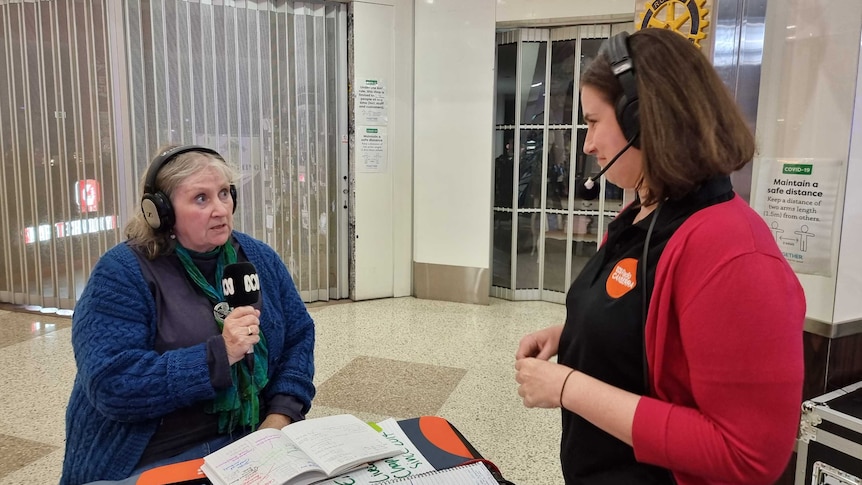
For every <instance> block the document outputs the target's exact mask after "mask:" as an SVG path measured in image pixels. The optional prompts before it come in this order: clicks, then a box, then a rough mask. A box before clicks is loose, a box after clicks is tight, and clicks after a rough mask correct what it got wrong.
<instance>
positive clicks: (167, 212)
mask: <svg viewBox="0 0 862 485" xmlns="http://www.w3.org/2000/svg"><path fill="white" fill-rule="evenodd" d="M188 152H201V153H209V154H210V155H215V156H216V157H218V158H219V159H221V160H224V158H223V157H222V156H221V155H220V154H219V152H217V151H215V150H213V149H211V148H207V147H203V146H200V145H184V146H178V147H174V148H171V149H168V150H165V151H164V152H162V153H160V154H159V155H158V156H156V158H155V159H153V163H151V164H150V168H149V169H147V176H146V178H144V195H143V196H142V197H141V212H142V213H143V214H144V219H145V220H146V221H147V224H149V225H150V227H152V228H153V229H155V230H157V231H168V230H170V229H171V228H172V227H174V222H175V216H174V208H173V206H172V205H171V199H170V197H168V196H167V194H165V193H164V192H162V191H161V190H159V189H157V188H156V176H158V175H159V171H160V170H161V169H162V167H164V166H165V165H167V164H168V163H170V162H171V160H173V159H174V158H176V157H177V156H179V155H182V154H183V153H188ZM225 163H227V162H225ZM230 196H231V199H233V211H234V212H236V185H234V184H230Z"/></svg>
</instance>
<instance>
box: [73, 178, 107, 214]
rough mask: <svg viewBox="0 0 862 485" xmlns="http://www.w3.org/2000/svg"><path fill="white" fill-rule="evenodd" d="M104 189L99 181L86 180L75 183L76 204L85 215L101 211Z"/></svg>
mask: <svg viewBox="0 0 862 485" xmlns="http://www.w3.org/2000/svg"><path fill="white" fill-rule="evenodd" d="M101 200H102V188H101V186H100V185H99V181H98V180H93V179H86V180H79V181H77V182H75V203H77V204H78V208H79V209H80V210H81V212H83V213H87V212H96V211H98V210H99V202H101Z"/></svg>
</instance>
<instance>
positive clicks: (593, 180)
mask: <svg viewBox="0 0 862 485" xmlns="http://www.w3.org/2000/svg"><path fill="white" fill-rule="evenodd" d="M638 135H640V133H635V136H633V137H631V139H630V140H629V141H628V143H626V146H624V147H623V149H622V150H620V152H619V153H617V154H616V155H614V158H612V159H611V161H610V162H608V164H607V165H605V168H603V169H602V170H601V171H600V172H599V173H598V174H596V175H593V176H592V177H590V178H588V179H587V181H586V182H584V187H586V189H587V190H592V188H593V185H595V183H596V180H598V179H599V177H601V176H602V175H604V174H605V172H607V171H608V169H609V168H611V165H613V164H614V162H616V161H617V159H618V158H620V156H622V154H623V153H625V152H626V150H628V149H629V148H630V147H631V146H632V144H633V143H634V142H635V140H637V138H638Z"/></svg>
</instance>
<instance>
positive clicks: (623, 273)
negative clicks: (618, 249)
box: [605, 258, 638, 298]
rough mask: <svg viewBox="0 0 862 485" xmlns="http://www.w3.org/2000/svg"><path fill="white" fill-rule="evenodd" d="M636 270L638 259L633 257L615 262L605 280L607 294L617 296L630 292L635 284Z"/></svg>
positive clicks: (612, 296)
mask: <svg viewBox="0 0 862 485" xmlns="http://www.w3.org/2000/svg"><path fill="white" fill-rule="evenodd" d="M637 270H638V260H637V259H635V258H626V259H623V260H621V261H620V262H619V263H617V265H616V266H614V269H613V270H611V274H610V276H608V281H607V282H605V289H607V291H608V296H610V297H611V298H619V297H621V296H623V295H625V294H626V293H628V292H630V291H631V290H632V288H634V287H635V286H636V285H637V278H635V275H636V274H637Z"/></svg>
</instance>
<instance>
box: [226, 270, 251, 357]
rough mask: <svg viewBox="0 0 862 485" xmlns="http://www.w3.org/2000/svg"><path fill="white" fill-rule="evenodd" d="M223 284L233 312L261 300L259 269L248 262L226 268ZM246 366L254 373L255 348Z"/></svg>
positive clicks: (247, 353) (248, 353) (249, 351)
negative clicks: (237, 308) (239, 307)
mask: <svg viewBox="0 0 862 485" xmlns="http://www.w3.org/2000/svg"><path fill="white" fill-rule="evenodd" d="M221 284H222V290H223V292H224V299H225V302H227V304H228V306H230V308H231V310H233V309H234V308H236V307H238V306H249V305H254V304H255V303H257V302H258V300H260V279H259V278H258V276H257V269H256V268H255V267H254V265H253V264H251V263H249V262H248V261H244V262H242V263H233V264H229V265H227V266H225V267H224V276H223V277H222V280H221ZM245 364H246V366H248V369H249V370H250V371H252V372H254V346H252V348H250V349H249V350H248V352H246V354H245Z"/></svg>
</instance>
